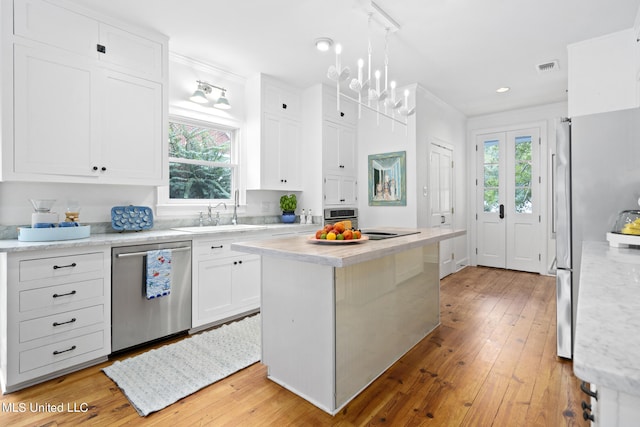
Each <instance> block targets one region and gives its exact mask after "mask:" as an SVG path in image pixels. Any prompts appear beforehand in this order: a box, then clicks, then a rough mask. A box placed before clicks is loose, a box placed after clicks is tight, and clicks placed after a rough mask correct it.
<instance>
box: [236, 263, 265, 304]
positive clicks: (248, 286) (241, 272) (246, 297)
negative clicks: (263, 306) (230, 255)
mask: <svg viewBox="0 0 640 427" xmlns="http://www.w3.org/2000/svg"><path fill="white" fill-rule="evenodd" d="M260 259H261V258H260V256H258V255H242V256H241V257H240V258H239V259H237V260H234V264H233V303H234V305H235V306H236V307H238V309H241V310H245V311H246V310H251V309H255V308H258V307H260V280H261V279H260ZM236 263H237V264H236Z"/></svg>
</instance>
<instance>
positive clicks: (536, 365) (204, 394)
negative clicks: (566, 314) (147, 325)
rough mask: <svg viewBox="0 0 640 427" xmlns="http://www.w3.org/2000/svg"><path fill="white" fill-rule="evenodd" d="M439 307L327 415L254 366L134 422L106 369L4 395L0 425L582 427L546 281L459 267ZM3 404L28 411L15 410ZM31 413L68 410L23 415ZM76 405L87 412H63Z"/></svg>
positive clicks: (574, 383)
mask: <svg viewBox="0 0 640 427" xmlns="http://www.w3.org/2000/svg"><path fill="white" fill-rule="evenodd" d="M440 307H441V325H440V326H439V327H438V328H437V329H436V330H435V331H434V332H433V333H431V334H430V335H429V336H427V337H426V338H425V339H424V340H422V341H421V342H420V343H419V344H418V345H416V346H415V347H414V348H413V349H412V350H411V351H410V352H409V353H408V354H406V355H405V356H404V357H403V358H402V359H401V360H399V361H398V362H397V363H396V364H394V365H393V366H392V367H391V368H389V369H388V370H387V371H386V372H385V373H384V374H383V375H382V376H381V377H380V378H378V379H377V380H376V381H375V382H374V383H373V384H372V385H371V386H369V387H368V388H367V389H366V390H364V391H363V392H362V393H361V394H360V395H359V396H358V397H357V398H356V399H354V400H353V401H352V402H350V403H349V405H347V406H346V408H345V409H344V410H343V411H342V412H340V413H339V414H337V415H336V416H335V417H331V416H330V415H328V414H326V413H324V412H323V411H321V410H320V409H317V408H316V407H314V406H313V405H311V404H310V403H308V402H306V401H305V400H303V399H302V398H299V397H297V396H296V395H294V394H292V393H290V392H289V391H287V390H285V389H283V388H282V387H280V386H278V385H277V384H275V383H273V382H271V381H269V380H267V379H266V367H265V366H264V365H262V364H261V363H256V364H255V365H252V366H250V367H248V368H246V369H244V370H242V371H240V372H239V373H237V374H234V375H232V376H230V377H228V378H226V379H224V380H222V381H219V382H218V383H216V384H213V385H211V386H209V387H206V388H205V389H203V390H201V391H199V392H197V393H195V394H193V395H191V396H188V397H186V398H184V399H182V400H180V401H179V402H177V403H175V404H174V405H171V406H169V407H168V408H165V409H164V410H162V411H159V412H156V413H153V414H151V415H149V416H148V417H145V418H142V417H140V416H138V415H137V413H136V411H135V410H134V409H133V408H132V407H131V405H130V403H129V401H128V400H127V399H126V397H124V395H123V394H122V392H121V391H120V390H119V389H118V387H117V386H116V385H115V384H114V383H113V382H112V381H111V380H110V379H109V378H108V377H107V376H106V375H104V374H103V373H102V372H101V371H100V369H101V368H102V367H104V366H107V365H108V364H110V363H112V361H110V362H107V363H105V364H103V365H99V366H96V367H91V368H87V369H85V370H83V371H80V372H76V373H73V374H70V375H67V376H64V377H61V378H58V379H54V380H51V381H49V382H46V383H43V384H40V385H37V386H34V387H31V388H28V389H26V390H21V391H18V392H15V393H12V394H8V395H4V396H1V397H0V405H2V406H1V407H0V409H1V410H2V411H1V412H0V425H3V426H4V425H11V426H75V425H79V424H83V423H85V424H87V425H98V426H107V425H108V426H125V425H135V426H139V425H151V426H165V425H171V426H240V425H242V426H365V425H370V426H446V427H454V426H482V427H484V426H500V427H502V426H544V427H549V426H553V427H557V426H587V425H588V424H587V423H586V422H585V421H583V419H582V409H581V408H580V402H581V400H582V399H583V396H582V395H581V392H580V389H579V380H578V379H577V378H576V377H575V376H574V375H573V369H572V364H571V362H570V361H566V360H563V359H558V358H557V357H556V355H555V351H556V331H555V327H556V325H555V317H556V316H555V279H554V278H553V277H546V276H540V275H537V274H531V273H522V272H515V271H509V270H498V269H491V268H483V267H467V268H465V269H463V270H462V271H460V272H458V273H455V274H453V275H451V276H448V277H446V278H445V279H444V280H443V281H442V283H441V299H440ZM131 355H132V354H125V355H122V356H120V357H119V358H125V357H130V356H131ZM10 403H14V404H15V408H16V410H18V411H19V407H20V406H19V405H21V404H22V405H24V406H25V407H26V408H27V410H26V412H23V413H20V412H11V411H10V410H9V405H8V404H10ZM36 404H40V405H46V404H50V405H60V404H62V405H63V406H64V408H65V412H63V413H55V412H51V411H35V412H31V411H30V410H29V407H30V405H36ZM83 404H86V405H87V410H86V412H66V408H67V407H68V406H71V408H73V407H74V405H75V407H77V408H82V409H84V407H83V406H82V405H83Z"/></svg>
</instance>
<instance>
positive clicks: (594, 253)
mask: <svg viewBox="0 0 640 427" xmlns="http://www.w3.org/2000/svg"><path fill="white" fill-rule="evenodd" d="M576 317H577V318H576V334H575V346H574V356H573V370H574V372H575V374H576V376H577V377H578V378H580V379H582V380H584V381H587V382H589V383H593V384H596V385H597V386H602V387H607V388H611V389H614V390H620V391H624V392H627V393H631V394H634V395H640V332H639V330H640V249H627V248H613V247H610V246H609V245H608V244H607V243H602V242H585V243H584V244H583V248H582V264H581V268H580V291H579V296H578V312H577V315H576Z"/></svg>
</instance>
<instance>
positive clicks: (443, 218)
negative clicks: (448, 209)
mask: <svg viewBox="0 0 640 427" xmlns="http://www.w3.org/2000/svg"><path fill="white" fill-rule="evenodd" d="M445 222H447V219H446V218H445V217H444V215H440V224H444V223H445Z"/></svg>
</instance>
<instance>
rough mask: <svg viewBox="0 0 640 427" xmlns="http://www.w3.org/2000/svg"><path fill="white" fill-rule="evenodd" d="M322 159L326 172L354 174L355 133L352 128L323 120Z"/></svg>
mask: <svg viewBox="0 0 640 427" xmlns="http://www.w3.org/2000/svg"><path fill="white" fill-rule="evenodd" d="M322 133H323V161H324V165H325V168H324V169H325V171H326V172H327V173H337V174H345V175H353V176H355V175H356V134H355V131H354V130H353V128H350V127H346V126H342V125H338V124H334V123H332V122H329V121H326V120H325V121H324V124H323V129H322Z"/></svg>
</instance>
